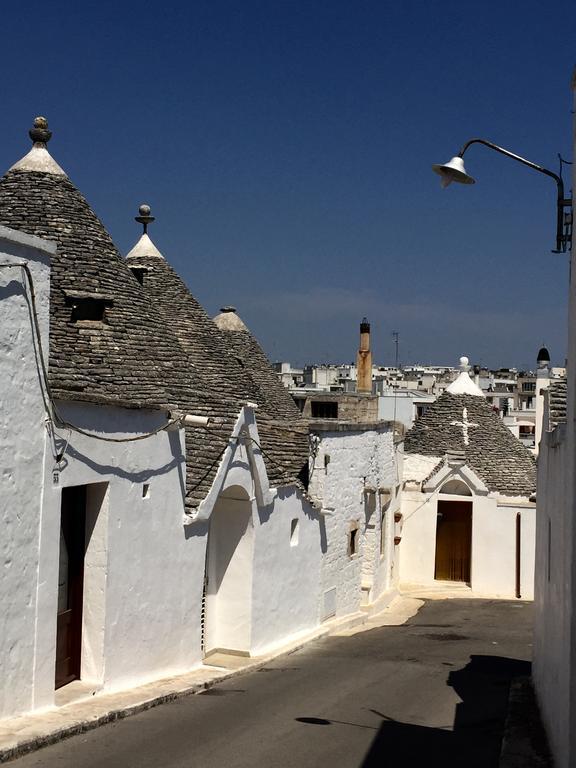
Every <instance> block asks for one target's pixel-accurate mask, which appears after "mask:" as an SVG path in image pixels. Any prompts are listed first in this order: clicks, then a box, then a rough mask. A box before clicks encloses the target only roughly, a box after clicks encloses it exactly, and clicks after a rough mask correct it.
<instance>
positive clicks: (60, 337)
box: [0, 118, 182, 406]
mask: <svg viewBox="0 0 576 768" xmlns="http://www.w3.org/2000/svg"><path fill="white" fill-rule="evenodd" d="M42 120H43V118H37V120H36V121H35V128H34V129H32V131H31V132H30V134H31V136H32V138H33V140H34V147H33V149H32V151H31V152H30V153H29V154H28V155H26V156H25V157H24V158H23V159H22V160H21V161H19V162H18V163H16V164H15V165H14V166H13V167H12V168H11V169H10V170H9V171H8V173H6V174H5V175H4V176H3V177H2V179H0V224H3V225H5V226H7V227H12V228H13V229H17V230H20V231H22V232H26V233H28V234H32V235H38V236H39V237H42V238H45V239H47V240H54V241H56V242H57V244H58V249H57V252H56V254H55V256H54V258H53V261H52V265H51V289H50V350H49V378H50V383H51V387H52V391H53V394H54V395H55V396H56V397H57V398H60V399H72V400H88V401H92V402H98V403H115V404H120V405H129V406H139V405H146V406H161V405H170V404H172V403H173V402H174V396H173V393H172V392H171V391H170V389H171V386H170V385H171V377H170V375H169V373H170V370H174V369H177V368H178V367H179V366H180V365H181V358H182V353H181V350H179V349H178V344H177V342H176V340H175V338H174V337H173V336H172V334H171V333H170V332H169V331H168V330H167V329H166V328H165V327H164V326H163V324H162V322H161V321H160V318H159V316H158V313H157V312H156V311H155V308H154V307H153V306H152V304H151V302H150V299H149V297H148V296H147V295H146V293H145V292H144V291H143V290H142V286H141V285H139V283H138V281H137V280H136V279H135V277H134V275H133V274H132V273H131V272H130V270H129V269H128V268H127V266H126V263H125V261H124V260H123V259H122V258H121V256H120V254H119V253H118V251H117V249H116V247H115V245H114V243H113V242H112V239H111V237H110V235H109V234H108V232H107V231H106V229H105V228H104V226H103V225H102V223H101V222H100V220H99V219H98V217H97V216H96V214H95V213H94V212H93V211H92V209H91V208H90V206H89V204H88V203H87V201H86V200H85V198H84V197H83V196H82V195H81V194H80V192H79V191H78V190H77V189H76V187H75V186H74V185H73V184H72V182H71V181H70V179H69V178H68V176H66V174H65V173H64V172H63V171H62V169H61V168H60V166H58V165H57V164H56V163H55V161H53V160H52V158H51V156H50V155H49V153H48V151H47V149H46V143H45V142H46V141H47V140H48V139H49V138H50V132H49V131H48V130H47V125H46V123H45V121H44V122H43V123H42V122H41V121H42ZM36 123H40V125H39V126H37V125H36ZM82 302H91V303H92V305H93V306H94V305H98V306H100V307H101V308H103V317H102V320H97V319H96V320H95V319H77V318H78V316H75V311H77V310H75V307H77V306H78V305H79V304H82Z"/></svg>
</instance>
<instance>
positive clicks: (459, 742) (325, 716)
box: [11, 600, 532, 768]
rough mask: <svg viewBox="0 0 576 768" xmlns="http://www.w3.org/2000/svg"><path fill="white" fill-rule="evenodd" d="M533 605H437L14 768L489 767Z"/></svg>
mask: <svg viewBox="0 0 576 768" xmlns="http://www.w3.org/2000/svg"><path fill="white" fill-rule="evenodd" d="M531 619H532V608H531V605H530V604H527V603H521V602H516V603H515V602H504V601H491V600H434V601H430V602H427V603H426V604H425V605H424V606H423V607H422V608H421V610H420V612H419V613H418V614H417V615H416V616H414V617H413V618H412V619H410V620H409V621H408V623H407V624H405V625H404V626H400V627H382V628H379V629H373V630H370V631H368V632H364V633H360V634H356V635H354V636H352V637H337V636H336V637H329V638H325V639H322V640H318V641H315V642H313V643H311V644H309V645H308V646H307V647H306V648H304V649H302V650H300V651H298V652H296V653H293V654H291V655H289V656H285V657H283V658H281V659H278V660H277V661H275V662H273V663H270V664H268V665H267V666H266V667H265V668H263V669H260V670H259V671H256V672H251V673H247V674H244V675H240V676H237V677H235V678H232V679H230V680H228V681H227V682H224V683H221V684H219V685H216V686H215V687H213V688H212V689H210V690H208V691H206V692H205V693H202V694H198V695H194V696H188V697H185V698H182V699H179V700H177V701H175V702H172V703H170V704H164V705H163V706H160V707H157V708H155V709H152V710H149V711H147V712H143V713H141V714H139V715H136V716H134V717H131V718H127V719H125V720H121V721H118V722H116V723H112V724H109V725H106V726H103V727H102V728H99V729H97V730H94V731H90V732H89V733H86V734H82V735H79V736H75V737H73V738H71V739H67V740H66V741H63V742H60V743H59V744H56V745H53V746H51V747H46V748H45V749H42V750H40V751H38V752H35V753H33V754H31V755H27V756H25V757H23V758H21V759H19V760H16V761H14V762H13V763H11V766H13V767H14V768H31V767H32V766H35V767H36V768H39V767H40V766H41V767H42V768H193V767H194V768H195V767H196V766H198V768H200V767H201V768H255V767H256V768H276V767H278V768H280V767H282V768H316V766H318V767H320V766H322V768H325V767H326V768H376V767H377V766H378V768H380V767H381V766H386V767H388V766H389V767H390V768H396V766H399V765H401V766H402V768H413V767H414V766H420V765H422V766H426V767H427V768H430V767H433V766H442V768H462V767H463V766H465V767H466V768H488V767H489V766H497V765H498V755H499V751H500V741H501V735H502V727H503V723H504V717H505V713H506V705H507V696H508V687H509V681H510V678H511V677H512V676H514V675H517V674H526V673H527V671H528V670H529V659H530V656H531Z"/></svg>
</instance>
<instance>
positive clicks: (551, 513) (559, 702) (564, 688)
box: [532, 425, 574, 768]
mask: <svg viewBox="0 0 576 768" xmlns="http://www.w3.org/2000/svg"><path fill="white" fill-rule="evenodd" d="M567 438H568V433H567V430H566V428H565V426H564V425H561V426H560V427H557V428H556V430H555V431H554V432H544V433H543V435H542V440H541V443H540V454H539V457H538V497H537V499H538V514H537V531H536V542H537V543H536V583H535V615H534V661H533V672H532V674H533V679H534V685H535V688H536V693H537V697H538V703H539V705H540V712H541V715H542V718H543V721H544V724H545V727H546V731H547V734H548V740H549V742H550V747H551V749H552V752H553V754H554V759H555V765H556V766H557V768H568V766H571V765H572V763H571V762H570V750H571V749H572V747H571V744H570V740H571V731H572V730H573V725H572V721H571V716H570V715H571V712H573V711H574V709H573V705H572V702H571V679H570V671H571V668H572V665H573V661H572V660H573V658H574V655H573V651H572V647H571V646H572V641H573V637H574V626H573V622H574V596H573V589H574V577H573V574H572V568H571V566H572V562H573V559H574V544H573V537H574V522H573V519H572V515H570V514H569V512H570V510H571V509H572V503H573V502H572V499H573V480H572V479H571V478H573V473H572V471H571V469H572V468H571V465H570V461H569V458H570V454H569V447H568V440H567Z"/></svg>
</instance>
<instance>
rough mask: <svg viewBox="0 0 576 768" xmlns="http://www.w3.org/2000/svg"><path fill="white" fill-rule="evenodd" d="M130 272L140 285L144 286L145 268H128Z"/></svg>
mask: <svg viewBox="0 0 576 768" xmlns="http://www.w3.org/2000/svg"><path fill="white" fill-rule="evenodd" d="M130 270H131V272H132V274H133V275H134V277H135V278H136V280H138V282H139V283H140V285H144V275H145V274H146V272H148V270H147V269H146V268H145V267H130Z"/></svg>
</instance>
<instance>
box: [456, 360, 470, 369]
mask: <svg viewBox="0 0 576 768" xmlns="http://www.w3.org/2000/svg"><path fill="white" fill-rule="evenodd" d="M458 367H459V368H460V370H461V371H466V372H468V371H469V370H470V365H469V360H468V358H467V357H465V356H462V357H461V358H460V364H459V366H458Z"/></svg>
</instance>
